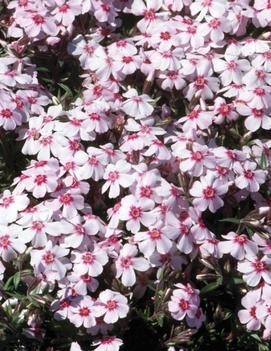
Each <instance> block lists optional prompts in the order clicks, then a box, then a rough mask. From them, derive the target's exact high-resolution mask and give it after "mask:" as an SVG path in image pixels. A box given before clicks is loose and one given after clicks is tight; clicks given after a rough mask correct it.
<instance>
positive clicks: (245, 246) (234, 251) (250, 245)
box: [219, 232, 258, 260]
mask: <svg viewBox="0 0 271 351" xmlns="http://www.w3.org/2000/svg"><path fill="white" fill-rule="evenodd" d="M222 237H223V238H224V239H226V240H227V241H221V242H220V243H219V248H220V250H221V251H222V252H223V253H228V254H230V255H231V256H233V257H234V258H236V259H237V260H243V259H244V258H245V256H255V255H256V254H257V252H258V246H257V245H256V244H255V243H254V242H253V241H251V240H249V239H248V237H247V236H246V235H245V234H237V233H234V232H230V233H228V234H227V235H222Z"/></svg>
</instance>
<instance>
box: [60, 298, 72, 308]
mask: <svg viewBox="0 0 271 351" xmlns="http://www.w3.org/2000/svg"><path fill="white" fill-rule="evenodd" d="M70 305H71V303H70V301H69V300H68V299H64V300H63V301H61V303H60V304H59V309H60V310H64V309H65V308H68V307H70Z"/></svg>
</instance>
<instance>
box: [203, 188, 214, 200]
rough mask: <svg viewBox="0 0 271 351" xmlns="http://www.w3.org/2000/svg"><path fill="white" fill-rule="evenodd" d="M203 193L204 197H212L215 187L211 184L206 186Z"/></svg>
mask: <svg viewBox="0 0 271 351" xmlns="http://www.w3.org/2000/svg"><path fill="white" fill-rule="evenodd" d="M203 195H204V197H205V199H213V198H214V197H215V189H214V188H212V187H211V186H207V188H206V189H204V190H203Z"/></svg>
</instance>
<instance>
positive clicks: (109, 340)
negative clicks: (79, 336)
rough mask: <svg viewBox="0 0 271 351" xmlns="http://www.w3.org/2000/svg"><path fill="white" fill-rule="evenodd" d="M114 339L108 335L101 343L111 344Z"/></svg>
mask: <svg viewBox="0 0 271 351" xmlns="http://www.w3.org/2000/svg"><path fill="white" fill-rule="evenodd" d="M114 339H115V338H114V337H112V336H108V337H106V338H104V339H103V340H102V341H101V345H110V344H112V343H113V341H114Z"/></svg>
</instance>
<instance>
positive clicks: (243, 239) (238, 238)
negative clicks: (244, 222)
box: [234, 235, 247, 245]
mask: <svg viewBox="0 0 271 351" xmlns="http://www.w3.org/2000/svg"><path fill="white" fill-rule="evenodd" d="M234 241H235V242H236V243H238V244H240V245H244V244H245V243H246V242H247V237H246V236H245V235H238V236H236V237H235V238H234Z"/></svg>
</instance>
